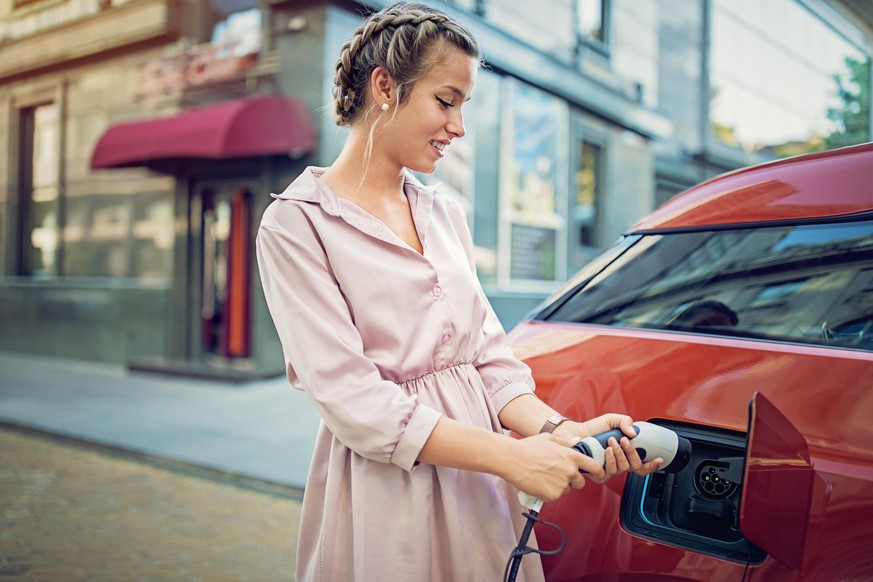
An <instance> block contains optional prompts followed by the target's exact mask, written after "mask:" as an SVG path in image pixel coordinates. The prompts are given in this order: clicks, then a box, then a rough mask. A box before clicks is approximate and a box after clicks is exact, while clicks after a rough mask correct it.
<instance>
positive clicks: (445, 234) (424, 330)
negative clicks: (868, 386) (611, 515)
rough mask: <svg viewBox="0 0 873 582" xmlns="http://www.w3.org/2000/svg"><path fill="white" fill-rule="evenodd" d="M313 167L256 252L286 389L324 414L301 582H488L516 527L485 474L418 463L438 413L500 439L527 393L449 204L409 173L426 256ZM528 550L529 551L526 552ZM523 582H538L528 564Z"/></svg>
mask: <svg viewBox="0 0 873 582" xmlns="http://www.w3.org/2000/svg"><path fill="white" fill-rule="evenodd" d="M322 172H323V170H321V169H318V168H308V169H307V170H306V171H305V172H304V173H303V174H301V175H300V177H299V178H297V179H296V180H295V181H294V182H293V183H292V184H291V185H290V186H289V187H288V188H287V189H286V190H285V191H284V192H283V193H282V194H279V195H274V197H275V198H277V200H276V201H274V202H273V203H272V204H271V205H270V206H269V208H267V210H266V212H265V213H264V217H263V219H262V221H261V227H260V230H259V232H258V241H257V250H258V263H259V266H260V272H261V279H262V281H263V286H264V293H265V295H266V298H267V304H268V306H269V309H270V313H271V314H272V317H273V321H274V322H275V325H276V328H277V330H278V332H279V337H280V339H281V342H282V348H283V352H284V356H285V362H286V368H287V374H288V378H289V380H290V381H291V383H292V384H293V385H294V386H295V387H297V388H301V389H303V390H305V391H306V392H307V394H308V395H309V397H310V398H311V400H312V401H313V402H314V403H315V406H316V407H317V408H318V411H319V413H320V414H321V418H322V422H321V424H320V427H319V430H318V436H317V439H316V444H315V450H314V452H313V458H312V465H311V467H310V471H309V476H308V479H307V483H306V492H305V495H304V499H303V510H302V515H301V522H300V539H299V543H298V549H297V580H298V581H299V582H307V581H310V580H318V581H326V582H334V581H352V580H355V581H361V582H391V581H398V582H400V581H402V582H410V581H426V580H433V581H455V580H457V581H466V580H476V581H498V580H500V579H501V577H502V575H503V568H504V566H505V564H506V561H507V558H508V557H509V554H510V552H511V551H512V549H513V548H514V547H515V545H516V544H517V543H518V536H519V534H520V532H521V528H522V527H523V525H524V518H523V517H522V516H521V513H522V511H523V508H522V506H521V505H520V504H519V503H518V501H517V498H516V490H515V489H514V488H513V487H511V486H510V485H509V484H507V483H506V482H504V481H502V480H501V479H499V478H497V477H493V476H491V475H487V474H483V473H476V472H471V471H460V470H456V469H450V468H446V467H436V466H432V465H426V464H421V463H418V462H417V461H416V459H417V457H418V454H419V452H420V451H421V448H422V447H423V446H424V443H425V441H426V440H427V439H428V436H429V435H430V433H431V431H432V430H433V429H434V427H435V426H436V423H437V422H438V420H439V419H440V417H442V416H446V417H450V418H453V419H455V420H457V421H460V422H464V423H468V424H472V425H476V426H480V427H483V428H486V429H488V430H491V431H495V432H500V431H502V430H503V428H502V427H501V425H500V421H499V419H498V417H497V414H498V412H500V410H501V408H502V407H503V406H505V405H506V404H507V403H508V402H509V401H510V400H512V399H513V398H515V397H517V396H519V395H521V394H525V393H529V392H531V391H532V390H533V380H532V378H531V375H530V370H529V369H528V368H527V366H525V365H524V364H523V363H522V362H520V361H518V360H517V359H515V358H514V357H513V355H512V351H511V349H510V347H509V346H508V345H507V343H506V340H505V334H504V332H503V329H502V327H501V326H500V323H499V322H498V320H497V317H496V316H495V315H494V312H493V311H492V309H491V307H490V305H489V304H488V301H487V299H486V298H485V295H484V294H483V292H482V289H481V287H480V285H479V282H478V279H477V278H476V274H475V267H474V263H473V244H472V239H471V237H470V232H469V229H468V227H467V223H466V220H465V217H464V213H463V211H462V210H461V208H460V206H459V205H458V204H456V203H454V202H452V201H450V200H447V199H445V198H443V197H440V196H439V195H435V193H434V192H433V191H432V190H431V189H428V188H425V187H424V186H422V185H421V184H419V183H418V182H416V181H415V180H414V178H412V177H411V175H408V176H407V179H406V182H405V185H404V190H405V193H406V196H407V198H408V199H409V203H410V207H411V208H412V213H413V219H414V223H415V228H416V230H417V231H418V235H419V238H420V240H421V243H422V245H423V247H424V254H423V255H421V254H419V253H417V252H416V251H415V250H414V249H412V248H411V247H409V246H408V245H407V244H406V243H404V242H403V241H402V240H401V239H400V238H399V237H397V236H396V235H395V234H394V233H393V232H392V231H391V230H390V229H388V228H387V227H386V226H385V224H384V223H382V222H381V221H380V220H378V219H376V218H375V217H373V216H372V215H370V214H369V213H367V212H366V211H364V210H363V209H361V208H360V207H358V206H357V205H355V204H354V203H352V202H350V201H348V200H346V199H341V198H339V197H337V196H336V195H335V194H334V193H333V192H331V190H330V189H329V188H328V187H327V186H326V185H325V184H324V183H323V182H322V181H321V180H320V179H319V176H320V175H321V173H322ZM532 541H533V540H532ZM522 568H523V572H521V573H520V575H519V577H518V580H519V581H521V580H525V581H527V582H531V581H536V580H542V568H541V565H540V562H539V558H538V556H536V555H535V554H531V555H528V556H526V557H525V558H524V560H522Z"/></svg>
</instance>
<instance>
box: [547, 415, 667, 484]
mask: <svg viewBox="0 0 873 582" xmlns="http://www.w3.org/2000/svg"><path fill="white" fill-rule="evenodd" d="M614 428H620V429H621V431H622V432H623V433H624V434H625V435H627V436H623V437H621V439H618V440H616V439H615V438H610V439H609V441H608V446H607V447H606V450H605V451H604V453H605V460H604V465H603V471H604V477H603V478H602V479H598V478H596V477H593V476H591V475H586V477H588V478H589V479H591V480H592V481H594V482H595V483H606V482H607V481H609V480H610V479H612V478H613V477H615V476H616V475H622V474H624V473H628V472H631V471H633V472H634V473H636V474H637V475H641V476H645V475H648V474H650V473H654V472H655V471H657V470H658V468H659V467H660V466H661V465H662V464H663V462H664V460H663V459H661V458H660V457H659V458H657V459H653V460H651V461H649V462H647V463H644V462H643V460H642V459H640V455H639V453H637V450H636V448H635V447H634V446H633V444H632V443H631V439H630V438H628V437H632V436H636V432H635V431H634V429H633V419H632V418H631V417H630V416H627V415H625V414H614V413H610V414H603V415H601V416H598V417H596V418H592V419H591V420H588V421H585V422H573V421H567V422H564V423H562V424H561V425H560V426H558V428H556V429H555V432H554V434H555V435H557V436H561V437H565V438H570V437H574V436H576V437H580V438H585V437H589V436H593V435H596V434H600V433H602V432H606V431H608V430H612V429H614Z"/></svg>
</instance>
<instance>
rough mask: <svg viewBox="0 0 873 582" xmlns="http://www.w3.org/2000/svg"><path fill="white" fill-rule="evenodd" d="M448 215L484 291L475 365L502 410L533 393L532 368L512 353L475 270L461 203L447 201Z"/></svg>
mask: <svg viewBox="0 0 873 582" xmlns="http://www.w3.org/2000/svg"><path fill="white" fill-rule="evenodd" d="M447 204H448V205H449V207H450V208H449V215H450V216H451V217H452V223H453V225H454V228H455V231H456V232H457V233H458V238H459V239H460V241H461V244H463V246H464V252H465V253H466V255H467V262H468V264H469V268H470V270H471V271H472V273H473V278H474V279H475V281H476V292H477V293H479V294H480V295H481V298H482V302H483V304H484V305H485V318H484V322H483V324H482V331H481V334H482V336H481V342H480V344H479V349H477V351H476V355H475V358H474V360H473V365H474V366H476V370H477V371H478V372H479V375H480V376H481V377H482V381H483V383H484V384H485V388H486V390H487V391H488V394H489V396H490V397H491V401H492V403H493V404H494V407H495V409H496V410H497V411H498V412H500V411H501V410H502V409H503V407H504V406H506V405H507V404H508V403H509V402H510V401H511V400H513V399H515V398H517V397H518V396H521V395H522V394H530V393H532V392H533V391H534V390H535V384H534V380H533V376H532V375H531V371H530V368H529V367H528V366H527V365H526V364H525V363H524V362H522V361H521V360H519V359H518V358H516V357H515V355H514V354H513V353H512V347H511V346H510V344H509V341H508V340H507V339H506V332H505V330H504V329H503V325H502V324H501V323H500V320H499V319H498V318H497V314H496V313H494V309H493V308H492V307H491V303H490V302H489V301H488V298H487V297H486V296H485V292H484V291H483V290H482V286H481V284H480V283H479V277H478V276H477V274H476V261H475V258H474V250H473V237H472V235H471V234H470V227H469V226H468V225H467V219H466V217H465V216H464V211H463V209H462V208H461V206H460V205H459V204H456V203H453V202H452V201H447Z"/></svg>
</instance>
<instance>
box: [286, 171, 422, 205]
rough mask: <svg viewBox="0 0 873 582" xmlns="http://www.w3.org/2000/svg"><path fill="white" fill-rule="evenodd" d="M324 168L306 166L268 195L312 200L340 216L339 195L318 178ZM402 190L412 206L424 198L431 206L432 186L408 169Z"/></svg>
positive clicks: (305, 200) (340, 203)
mask: <svg viewBox="0 0 873 582" xmlns="http://www.w3.org/2000/svg"><path fill="white" fill-rule="evenodd" d="M326 170H327V168H322V167H318V166H308V167H307V168H306V170H304V171H303V172H302V173H301V174H300V175H299V176H298V177H297V178H296V179H295V180H294V181H293V182H291V184H289V185H288V187H287V188H285V190H284V191H283V192H281V193H280V194H270V196H272V197H273V198H278V199H280V200H299V201H301V202H312V203H315V204H319V205H320V206H321V207H322V208H323V209H324V211H325V212H326V213H327V214H330V215H331V216H341V215H342V210H343V209H342V202H341V200H340V197H339V196H337V195H336V194H334V192H333V190H331V189H330V188H328V187H327V184H325V183H324V182H322V181H321V180H320V179H319V178H321V175H322V174H324V172H325V171H326ZM403 190H404V192H406V193H407V196H409V195H410V194H413V196H414V198H415V199H414V200H410V203H412V204H414V207H419V206H421V202H422V201H423V200H426V201H427V203H426V204H425V207H426V208H428V209H430V207H431V206H432V203H433V197H434V195H435V194H436V192H435V190H434V187H428V186H425V185H424V184H422V183H421V182H420V181H419V180H418V178H416V177H415V176H413V175H412V172H410V171H409V170H404V173H403Z"/></svg>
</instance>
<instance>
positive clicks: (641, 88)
mask: <svg viewBox="0 0 873 582" xmlns="http://www.w3.org/2000/svg"><path fill="white" fill-rule="evenodd" d="M386 4H387V2H380V1H370V2H362V3H358V2H342V1H335V2H329V1H324V0H321V1H316V0H309V1H305V0H285V1H278V0H261V1H260V2H255V1H254V0H0V111H2V115H0V323H2V325H0V349H3V350H10V351H22V352H33V353H42V354H49V355H57V356H64V357H73V358H83V359H91V360H99V361H107V362H114V363H120V364H127V365H130V366H132V367H149V368H151V369H154V368H164V369H168V370H178V371H183V372H187V373H190V372H192V371H195V372H197V371H200V372H204V373H215V374H218V375H222V376H225V377H240V378H247V377H254V376H257V375H263V374H268V375H269V374H275V373H278V372H281V371H282V367H283V363H282V357H281V350H280V346H279V345H278V339H277V336H276V334H275V331H274V330H273V327H272V322H271V321H270V319H269V315H268V313H267V310H266V305H265V303H264V301H263V298H262V293H261V289H260V282H259V276H258V273H257V265H256V262H255V261H254V260H253V252H254V247H253V237H254V233H255V230H256V228H257V223H258V220H259V218H260V215H261V213H262V212H263V210H264V208H266V206H267V204H269V203H270V201H271V198H270V196H269V194H270V193H271V192H277V191H281V190H282V189H283V188H284V187H285V185H287V183H288V182H290V181H291V180H292V179H293V178H294V176H296V175H297V174H298V173H299V172H300V171H301V170H302V169H303V168H304V167H305V166H307V165H325V164H329V163H330V161H331V160H332V159H333V158H334V157H335V156H336V154H337V153H338V152H339V149H340V147H341V146H342V142H343V138H344V131H345V130H342V129H339V128H337V127H336V126H334V124H333V121H332V115H331V114H330V107H329V103H330V99H331V78H332V74H333V67H334V62H335V58H336V56H337V54H338V52H339V48H340V46H341V45H342V44H343V43H344V42H345V41H346V40H347V39H348V37H349V36H350V35H351V32H352V30H353V29H354V28H355V26H357V24H358V23H359V22H360V14H361V13H362V12H363V11H364V10H366V9H377V8H380V7H382V6H385V5H386ZM433 4H434V5H436V6H438V7H440V8H442V9H444V10H446V11H448V12H450V13H452V14H454V15H456V16H457V17H458V18H459V19H461V20H462V21H463V22H465V23H466V24H467V25H468V26H469V27H470V28H471V29H472V30H473V32H474V34H476V36H477V37H478V38H479V40H480V42H481V43H482V46H483V50H484V53H485V54H484V60H485V63H486V66H485V67H484V68H483V69H482V70H481V71H480V74H479V81H478V83H477V86H476V89H475V93H474V96H473V99H472V100H471V101H470V103H469V104H468V105H467V106H466V108H465V121H466V126H467V136H466V137H465V138H464V139H463V140H461V141H460V142H456V143H455V144H453V145H452V148H450V149H449V150H447V156H446V158H445V159H444V160H443V161H442V162H441V165H440V167H439V168H438V170H437V172H436V173H435V174H434V175H432V176H421V178H422V179H423V180H424V181H425V182H434V181H436V182H440V183H441V184H442V186H441V192H443V194H444V195H446V196H453V197H456V198H457V199H458V200H459V201H460V202H461V203H462V204H463V206H464V208H466V210H467V213H468V219H469V223H470V226H471V229H472V231H473V235H474V241H475V244H476V253H477V256H476V259H477V266H478V270H479V275H480V279H481V280H482V283H483V286H484V288H485V290H486V293H487V294H488V296H489V298H490V299H491V301H492V304H493V305H494V306H495V309H496V311H497V312H498V315H499V316H500V317H501V319H502V320H503V322H504V324H505V325H506V326H507V327H510V326H512V325H514V324H515V323H516V322H517V321H519V320H520V319H521V318H522V317H523V316H524V315H525V313H527V312H528V311H529V310H530V309H531V308H533V307H534V306H536V305H537V304H538V303H539V302H540V301H542V300H543V299H544V298H546V297H547V296H548V295H550V294H551V293H553V292H554V291H555V290H556V289H557V288H558V287H559V286H560V285H561V284H562V283H563V282H564V281H565V280H566V279H568V278H569V277H571V276H572V275H573V273H575V272H576V271H577V270H578V269H579V268H580V267H581V266H582V265H584V264H585V263H586V262H587V261H589V260H590V259H591V258H593V257H594V256H595V255H596V254H597V253H598V252H600V250H602V249H603V248H605V247H606V246H608V245H609V244H610V243H611V242H612V241H614V240H615V239H616V238H617V237H618V236H620V235H621V233H622V232H623V231H624V230H625V229H626V228H627V227H628V226H630V225H631V224H633V223H634V222H636V221H637V220H638V219H640V218H641V217H643V216H644V215H645V214H647V213H649V212H650V211H652V210H653V209H654V208H655V207H656V206H657V205H658V204H660V203H661V202H663V201H664V200H666V199H667V198H669V197H670V196H671V195H673V194H675V193H676V192H679V191H681V190H683V189H684V188H686V187H688V186H691V185H693V184H695V183H697V182H699V181H701V180H703V179H705V178H707V177H710V176H712V175H714V174H717V173H721V172H723V171H727V170H731V169H734V168H736V167H740V166H743V165H748V164H750V163H755V162H758V161H764V160H766V159H770V158H772V157H777V156H784V155H791V154H794V153H801V152H803V151H809V150H812V149H822V148H825V147H836V146H838V145H843V144H847V143H858V142H860V141H868V140H869V139H870V127H871V123H870V115H871V113H870V103H869V101H870V91H869V89H870V76H869V69H870V58H869V56H870V54H871V52H873V50H871V43H873V32H871V26H870V22H871V21H873V10H870V9H869V8H867V7H866V6H865V5H864V3H863V2H860V1H841V2H836V1H834V2H826V1H825V0H802V1H800V0H769V1H768V2H766V3H761V2H755V1H737V0H731V1H728V0H645V1H642V2H640V1H637V0H548V1H545V2H537V3H536V5H534V4H533V3H530V4H529V3H524V2H515V1H514V0H475V1H474V0H458V1H456V2H433Z"/></svg>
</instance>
